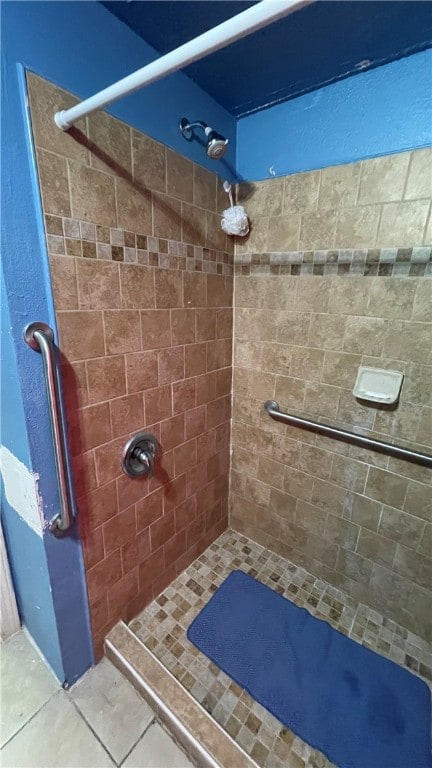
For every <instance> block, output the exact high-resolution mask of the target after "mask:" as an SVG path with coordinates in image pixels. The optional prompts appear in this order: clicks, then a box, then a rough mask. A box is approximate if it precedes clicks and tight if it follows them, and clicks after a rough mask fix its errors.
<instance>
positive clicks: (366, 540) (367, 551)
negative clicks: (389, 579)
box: [357, 528, 397, 567]
mask: <svg viewBox="0 0 432 768" xmlns="http://www.w3.org/2000/svg"><path fill="white" fill-rule="evenodd" d="M396 548H397V544H396V542H394V541H390V539H387V538H386V537H385V536H379V535H378V534H377V533H373V531H367V530H366V529H365V528H361V529H360V535H359V539H358V544H357V552H358V554H359V555H363V557H368V558H369V560H373V562H374V563H379V564H380V565H387V566H389V567H391V566H392V565H393V562H394V558H395V554H396Z"/></svg>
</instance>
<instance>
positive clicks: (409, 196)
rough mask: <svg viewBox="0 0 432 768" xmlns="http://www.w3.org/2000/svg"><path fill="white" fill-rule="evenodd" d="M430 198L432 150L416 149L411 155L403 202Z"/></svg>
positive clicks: (431, 192) (431, 187) (431, 193)
mask: <svg viewBox="0 0 432 768" xmlns="http://www.w3.org/2000/svg"><path fill="white" fill-rule="evenodd" d="M421 197H425V198H428V199H430V198H431V197H432V150H431V148H430V147H428V148H427V149H417V150H416V151H415V152H412V153H411V164H410V167H409V171H408V179H407V183H406V187H405V194H404V199H405V200H418V199H419V198H421Z"/></svg>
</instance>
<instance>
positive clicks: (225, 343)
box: [28, 75, 233, 655]
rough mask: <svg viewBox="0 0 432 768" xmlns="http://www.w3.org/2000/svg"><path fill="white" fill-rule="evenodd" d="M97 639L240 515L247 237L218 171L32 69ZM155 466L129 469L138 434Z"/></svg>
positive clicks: (32, 93) (32, 101)
mask: <svg viewBox="0 0 432 768" xmlns="http://www.w3.org/2000/svg"><path fill="white" fill-rule="evenodd" d="M28 85H29V96H30V106H31V117H32V125H33V132H34V139H35V144H36V148H37V160H38V169H39V178H40V186H41V193H42V199H43V207H44V214H45V223H46V233H47V245H48V252H49V261H50V269H51V278H52V285H53V293H54V300H55V309H56V316H57V324H58V329H59V348H60V350H61V354H62V362H63V366H62V377H63V386H64V391H65V398H66V406H67V417H68V423H69V431H70V440H71V451H72V455H73V469H74V478H75V486H76V492H77V496H78V508H79V519H80V528H81V534H82V539H83V547H84V556H85V565H86V575H87V584H88V593H89V599H90V607H91V619H92V628H93V637H94V642H95V648H96V653H97V655H99V654H100V653H101V647H102V640H103V637H104V636H105V634H106V632H107V631H108V629H109V628H110V627H111V626H112V625H113V624H114V623H115V622H116V621H118V620H119V619H120V618H124V619H130V618H132V617H133V616H134V615H135V614H136V613H138V611H140V610H141V609H142V608H143V607H144V605H145V604H146V603H147V602H148V601H150V600H151V599H152V598H153V597H154V596H155V595H157V594H159V592H160V591H161V590H162V589H163V588H164V586H166V585H167V584H168V583H169V582H170V581H172V580H173V579H174V578H175V576H176V574H178V573H179V572H180V571H181V570H183V569H184V568H185V567H186V566H187V565H188V564H189V562H191V561H192V560H193V559H194V558H195V557H197V555H198V554H199V553H200V552H201V551H202V550H203V549H204V548H205V547H206V546H208V544H209V543H210V542H211V541H213V539H214V538H215V537H216V536H218V535H219V534H220V533H221V532H222V531H223V530H224V529H225V528H226V526H227V511H228V474H229V441H230V416H231V412H230V392H231V356H232V290H233V286H232V282H233V278H232V271H233V267H232V261H233V256H232V253H233V248H232V244H231V243H230V242H229V241H228V239H227V238H226V236H225V235H224V234H223V233H222V231H221V229H220V217H219V216H218V215H217V214H216V211H217V210H221V207H223V205H224V204H225V199H224V197H226V195H225V193H222V191H221V186H220V184H219V182H218V181H217V178H216V176H215V175H214V174H212V173H209V172H208V171H205V170H203V169H202V168H200V167H199V166H197V165H195V164H193V163H192V162H190V161H188V160H187V159H185V158H183V157H181V156H180V155H177V154H176V153H174V152H172V151H170V150H169V149H167V148H165V147H164V146H162V145H161V144H159V143H157V142H155V141H153V140H152V139H150V138H149V137H147V136H145V135H143V134H142V133H138V132H137V131H135V130H133V129H131V128H130V127H129V126H127V125H125V124H124V123H121V122H119V121H118V120H116V119H114V118H112V117H110V116H108V115H107V114H104V113H98V114H96V115H94V116H92V117H91V118H90V119H89V120H88V121H87V122H86V123H85V124H81V125H80V124H79V125H78V126H77V127H76V128H75V129H73V130H72V131H71V132H70V135H68V134H65V133H63V132H62V131H60V130H59V129H58V128H56V127H55V125H54V122H53V114H54V112H55V111H56V110H57V109H60V108H65V107H67V106H70V105H71V104H72V103H74V99H73V98H72V97H71V96H70V95H69V94H67V93H65V92H63V91H61V90H59V89H58V88H55V87H53V86H52V85H51V84H49V83H47V82H46V81H44V80H41V79H40V78H38V77H36V76H33V75H30V76H29V78H28ZM138 431H149V432H153V433H154V434H155V435H156V437H157V438H158V440H159V442H160V446H161V452H162V455H161V458H160V459H159V460H158V461H157V466H156V471H155V476H154V478H153V479H151V480H150V481H147V480H143V479H138V480H137V479H135V480H134V479H131V478H128V477H126V476H125V475H124V474H122V472H121V469H120V456H121V450H122V447H123V445H124V443H125V442H126V440H127V439H128V437H129V436H130V435H131V434H134V433H136V432H138Z"/></svg>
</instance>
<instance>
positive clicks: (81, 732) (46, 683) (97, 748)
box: [0, 632, 193, 768]
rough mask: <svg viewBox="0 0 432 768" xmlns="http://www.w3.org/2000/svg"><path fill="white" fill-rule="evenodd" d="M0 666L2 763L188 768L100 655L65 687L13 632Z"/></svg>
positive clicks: (34, 767)
mask: <svg viewBox="0 0 432 768" xmlns="http://www.w3.org/2000/svg"><path fill="white" fill-rule="evenodd" d="M1 671H2V674H1V689H0V692H1V703H2V706H1V720H0V724H1V728H0V733H1V741H0V744H1V746H2V748H1V750H0V765H1V766H2V768H24V766H25V768H48V766H51V768H114V766H123V768H193V766H192V763H191V762H190V761H189V760H188V759H187V757H186V756H185V755H184V754H183V752H182V751H181V750H180V749H179V748H178V747H177V745H176V744H175V743H174V741H173V740H172V739H171V737H170V736H169V735H168V734H167V733H166V732H165V731H164V730H163V728H161V726H160V725H159V724H158V723H156V722H155V716H154V713H153V711H152V710H151V709H150V707H149V706H148V705H147V704H146V703H145V701H144V700H143V699H142V698H141V697H140V696H139V695H138V693H137V692H136V691H135V689H134V688H133V687H132V685H131V684H130V683H129V682H128V681H127V680H126V678H125V677H123V675H122V674H121V673H120V672H119V671H118V670H117V669H116V668H115V667H114V666H113V665H112V664H111V663H110V662H109V661H108V660H107V659H103V661H101V662H100V664H98V665H97V667H94V668H93V669H91V670H90V671H89V672H88V673H87V674H86V675H84V676H83V677H82V678H81V680H79V681H78V683H77V684H76V685H74V686H73V687H72V688H71V689H70V691H64V690H62V689H61V687H60V683H59V682H58V680H57V679H56V678H55V677H54V675H53V674H52V672H51V670H50V669H49V668H48V667H47V666H46V664H45V662H44V661H43V659H42V658H41V657H40V655H39V654H38V652H37V650H36V649H35V647H34V646H33V645H32V643H31V642H30V640H29V639H28V637H27V636H26V635H25V633H24V632H19V633H17V634H16V635H14V636H13V637H11V638H9V640H7V641H6V642H5V643H2V645H1Z"/></svg>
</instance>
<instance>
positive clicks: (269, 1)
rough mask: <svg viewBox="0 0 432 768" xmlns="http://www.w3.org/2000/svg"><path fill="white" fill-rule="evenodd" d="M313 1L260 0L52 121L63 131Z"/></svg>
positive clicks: (56, 116)
mask: <svg viewBox="0 0 432 768" xmlns="http://www.w3.org/2000/svg"><path fill="white" fill-rule="evenodd" d="M313 1H314V0H261V2H260V3H257V4H256V5H254V6H252V7H251V8H248V9H247V10H246V11H242V13H239V14H237V16H233V17H232V18H231V19H227V21H224V22H222V24H218V25H217V26H216V27H213V29H209V30H208V31H207V32H204V33H203V34H202V35H199V36H198V37H195V38H194V39H193V40H190V41H189V42H187V43H185V44H184V45H181V46H180V47H179V48H176V49H175V50H174V51H170V53H167V54H166V55H165V56H161V57H160V58H159V59H156V60H155V61H152V62H150V64H147V65H146V66H145V67H142V68H141V69H137V70H136V72H132V74H130V75H128V76H127V77H124V78H122V80H118V82H117V83H113V85H110V86H108V88H104V89H103V90H102V91H99V93H95V95H94V96H90V98H88V99H85V100H84V101H81V102H80V103H79V104H77V105H76V106H75V107H71V108H70V109H66V110H62V111H61V112H56V114H55V115H54V120H55V122H56V125H57V126H58V127H59V128H61V129H62V130H63V131H67V130H68V128H71V127H72V125H73V124H74V123H76V121H77V120H79V119H80V118H82V117H85V116H86V115H89V114H90V113H91V112H95V111H96V110H97V109H103V107H106V106H107V104H112V102H113V101H117V99H121V98H122V97H123V96H128V95H129V94H130V93H134V92H135V91H138V90H139V89H140V88H143V86H145V85H150V84H151V83H154V82H156V80H160V79H161V78H163V77H166V76H167V75H170V74H171V73H172V72H176V71H177V70H178V69H181V68H182V67H186V66H188V64H192V63H193V62H194V61H198V59H201V58H203V57H204V56H208V55H209V54H210V53H214V51H219V50H220V49H221V48H225V47H226V46H227V45H230V43H234V42H235V41H236V40H239V39H240V38H242V37H245V36H246V35H250V34H251V33H252V32H256V31H257V30H258V29H261V28H262V27H265V26H267V25H268V24H271V23H272V22H273V21H277V20H278V19H281V18H282V17H283V16H288V14H290V13H293V12H294V11H297V10H299V8H303V7H304V6H305V5H310V3H311V2H313Z"/></svg>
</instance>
